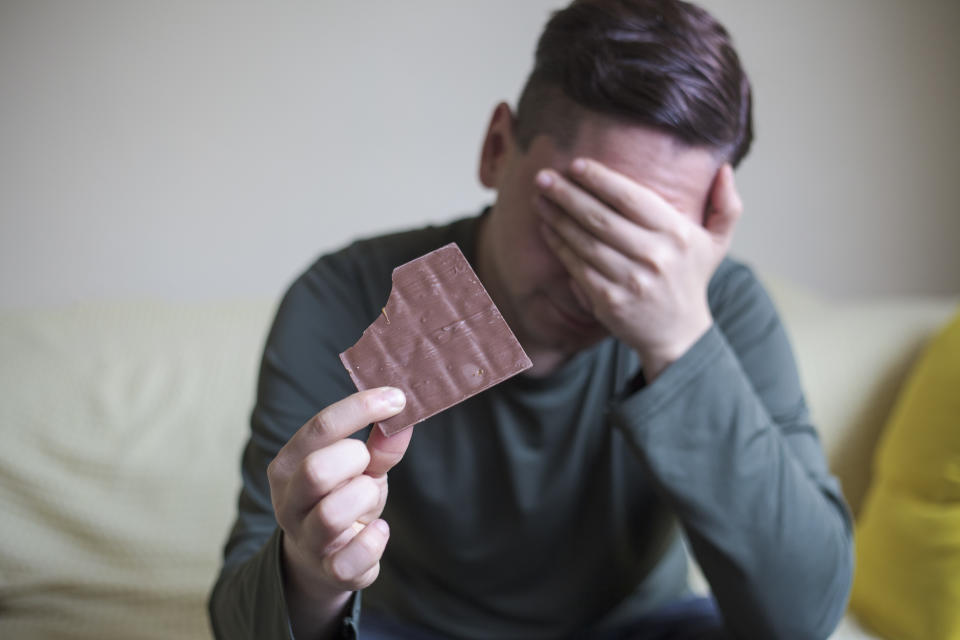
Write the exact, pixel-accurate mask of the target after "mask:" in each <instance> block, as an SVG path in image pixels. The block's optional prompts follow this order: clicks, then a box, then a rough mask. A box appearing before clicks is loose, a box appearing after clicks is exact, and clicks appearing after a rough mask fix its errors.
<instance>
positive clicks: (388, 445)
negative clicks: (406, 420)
mask: <svg viewBox="0 0 960 640" xmlns="http://www.w3.org/2000/svg"><path fill="white" fill-rule="evenodd" d="M411 436H413V427H411V428H409V429H404V430H403V431H401V432H399V433H395V434H393V435H392V436H387V435H384V433H383V431H381V430H380V429H379V428H378V427H376V426H374V428H373V429H371V430H370V435H369V436H368V437H367V451H369V452H370V464H368V465H367V468H366V470H365V471H364V473H366V474H367V475H368V476H371V477H373V478H379V477H380V476H384V475H386V473H387V471H390V469H392V468H393V467H394V465H396V464H397V463H398V462H400V460H401V459H402V458H403V454H404V453H406V452H407V446H408V445H409V444H410V438H411Z"/></svg>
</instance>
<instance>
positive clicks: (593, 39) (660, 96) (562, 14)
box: [514, 0, 753, 166]
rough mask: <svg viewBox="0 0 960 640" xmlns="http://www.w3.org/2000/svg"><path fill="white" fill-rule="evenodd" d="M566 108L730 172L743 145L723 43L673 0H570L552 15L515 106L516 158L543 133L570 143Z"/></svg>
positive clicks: (744, 84) (696, 14) (731, 55)
mask: <svg viewBox="0 0 960 640" xmlns="http://www.w3.org/2000/svg"><path fill="white" fill-rule="evenodd" d="M564 98H565V99H564ZM571 103H573V104H575V105H579V106H580V107H582V108H585V109H587V110H589V111H593V112H597V113H601V114H604V115H607V116H613V117H615V118H619V119H622V120H624V121H625V122H627V123H631V124H639V125H644V126H648V127H651V128H654V129H658V130H660V131H663V132H665V133H667V134H669V135H671V136H673V137H674V138H675V139H676V140H678V141H680V142H682V143H684V144H686V145H689V146H693V147H706V148H709V149H711V150H712V151H714V152H715V153H717V154H719V155H720V156H722V158H723V160H725V161H727V162H730V163H731V164H732V165H734V166H736V165H737V164H739V162H740V160H742V159H743V157H744V156H746V155H747V151H748V150H749V149H750V143H751V141H752V140H753V114H752V97H751V89H750V81H749V79H748V78H747V74H746V73H745V72H744V70H743V67H742V66H741V65H740V58H739V56H738V55H737V52H736V51H735V50H734V48H733V43H732V41H731V38H730V35H729V34H728V33H727V30H726V29H724V27H723V26H722V25H721V24H720V23H719V22H717V21H716V20H715V19H714V18H713V16H711V15H710V14H709V13H707V12H706V11H705V10H703V9H701V8H699V7H696V6H694V5H692V4H689V3H687V2H682V1H681V0H574V2H573V3H571V4H570V5H569V6H568V7H567V8H565V9H562V10H560V11H557V12H555V13H554V14H553V16H552V17H551V18H550V20H549V22H547V25H546V27H545V28H544V31H543V34H542V35H541V36H540V40H539V42H538V43H537V51H536V56H535V60H534V68H533V71H532V72H531V73H530V76H529V77H528V78H527V83H526V85H525V86H524V89H523V92H522V93H521V95H520V101H519V103H518V105H517V117H516V121H515V129H514V131H515V134H516V137H517V141H518V144H519V145H520V147H521V149H524V150H526V149H527V148H528V147H529V145H530V143H531V142H532V141H533V139H534V138H535V137H536V136H537V135H539V134H543V133H545V134H548V135H551V136H552V137H553V138H554V139H555V140H556V141H557V143H558V144H560V145H566V146H569V145H570V144H572V142H573V139H574V136H575V135H576V123H577V110H576V109H573V108H571Z"/></svg>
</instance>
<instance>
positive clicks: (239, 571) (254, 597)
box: [209, 529, 293, 640]
mask: <svg viewBox="0 0 960 640" xmlns="http://www.w3.org/2000/svg"><path fill="white" fill-rule="evenodd" d="M280 535H281V534H280V531H279V529H278V530H277V531H276V532H275V533H274V535H272V536H271V537H270V539H269V540H268V541H267V542H266V544H264V545H263V547H262V548H261V549H260V550H259V551H258V552H257V553H255V554H254V555H252V556H250V557H249V558H248V559H246V560H245V561H243V562H240V563H233V564H229V563H228V564H227V565H226V566H225V567H224V569H223V571H222V572H221V573H220V577H219V578H218V580H217V583H216V585H215V586H214V588H213V592H212V593H211V595H210V601H209V609H210V622H211V625H212V627H213V632H214V636H215V637H216V638H218V639H219V638H224V639H225V638H230V639H231V640H245V639H249V640H254V639H258V640H279V639H283V640H292V639H293V634H292V630H291V628H290V622H289V617H288V614H287V605H286V602H285V599H284V591H283V580H282V575H281V570H280Z"/></svg>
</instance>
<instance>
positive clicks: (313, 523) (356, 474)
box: [267, 387, 413, 638]
mask: <svg viewBox="0 0 960 640" xmlns="http://www.w3.org/2000/svg"><path fill="white" fill-rule="evenodd" d="M405 402H406V399H405V397H404V395H403V392H402V391H400V390H399V389H393V388H389V387H381V388H379V389H368V390H366V391H361V392H359V393H355V394H353V395H350V396H347V397H346V398H344V399H343V400H340V401H339V402H336V403H334V404H332V405H330V406H329V407H327V408H326V409H323V410H322V411H321V412H320V413H318V414H317V415H315V416H314V417H313V418H311V419H310V420H309V421H308V422H307V423H306V424H305V425H303V426H302V427H301V428H300V429H299V430H298V431H297V432H296V433H295V434H294V435H293V437H292V438H291V439H290V441H289V442H287V444H286V445H285V446H284V447H283V448H282V449H280V452H279V453H278V454H277V457H276V458H274V460H273V461H272V462H271V463H270V465H269V467H268V468H267V477H268V479H269V482H270V496H271V499H272V501H273V508H274V512H275V514H276V518H277V522H278V523H279V525H280V528H281V529H282V530H283V542H282V563H283V573H284V590H285V596H286V599H287V607H288V609H289V613H290V620H291V625H292V626H293V630H294V635H295V636H296V637H298V638H300V637H326V636H328V635H329V634H330V633H331V631H332V630H333V628H334V625H335V623H336V622H337V620H338V619H339V617H340V615H341V613H342V611H343V608H344V606H345V605H346V603H347V601H348V599H349V597H350V592H352V591H356V590H358V589H363V588H364V587H366V586H368V585H369V584H371V583H372V582H373V581H374V580H375V579H376V578H377V575H378V573H379V571H380V558H381V557H382V555H383V551H384V549H385V548H386V544H387V539H388V538H389V535H390V533H389V528H388V527H387V524H386V522H384V521H383V520H381V519H380V514H381V513H382V512H383V507H384V505H385V504H386V500H387V471H389V470H390V469H391V468H392V467H393V466H394V465H395V464H397V463H398V462H399V461H400V459H401V458H402V457H403V454H404V452H406V450H407V445H408V444H409V442H410V437H411V435H412V433H413V429H407V430H405V431H402V432H400V433H398V434H396V435H394V436H392V437H387V436H385V435H383V433H382V432H381V431H380V429H376V428H374V429H373V430H372V431H371V432H370V436H369V437H368V439H367V442H366V444H364V443H363V442H361V441H360V440H356V439H353V438H350V437H349V436H350V435H351V434H353V433H355V432H356V431H359V430H360V429H363V428H364V427H366V426H367V425H368V424H370V423H373V422H378V421H380V420H386V419H387V418H389V417H391V416H393V415H396V414H397V413H399V412H400V411H401V410H402V409H403V406H404V404H405Z"/></svg>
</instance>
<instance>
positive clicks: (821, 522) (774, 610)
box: [616, 327, 852, 638]
mask: <svg viewBox="0 0 960 640" xmlns="http://www.w3.org/2000/svg"><path fill="white" fill-rule="evenodd" d="M794 412H795V413H796V415H788V413H789V412H785V413H784V414H783V415H777V416H775V417H773V416H771V415H770V414H769V413H768V411H767V409H766V408H765V407H764V405H763V403H761V401H760V399H759V398H758V395H757V393H756V392H755V390H754V386H753V385H752V384H751V383H750V381H749V380H748V378H747V376H746V375H745V374H744V371H743V370H742V368H741V365H740V362H739V361H738V359H737V358H736V356H735V355H734V354H733V353H732V351H731V349H730V347H729V346H728V345H727V343H726V341H725V339H724V337H723V335H722V334H721V333H720V332H719V330H718V329H717V328H716V327H714V328H712V329H711V330H710V331H708V333H707V334H706V335H705V336H704V337H703V338H701V340H699V341H698V342H697V343H696V344H695V345H694V348H693V349H691V350H690V351H689V352H688V353H687V354H685V355H684V356H683V358H681V359H680V360H679V361H678V362H676V363H674V365H673V366H671V367H669V368H668V369H666V370H664V371H663V372H662V373H661V375H660V376H659V377H658V379H657V380H656V381H655V382H654V383H653V384H651V385H650V386H649V387H647V388H646V389H644V390H642V391H641V392H639V393H636V394H634V395H633V396H631V397H630V398H628V399H626V400H625V401H624V402H623V403H622V404H621V406H620V407H619V408H618V410H617V412H616V415H617V419H618V422H619V423H620V425H621V426H622V427H623V428H624V430H625V431H626V432H627V434H628V437H629V439H630V441H631V442H633V444H634V445H635V446H636V449H637V452H638V456H639V458H640V460H641V462H642V464H644V466H645V467H646V468H647V469H648V470H649V473H650V475H651V478H652V479H653V480H654V482H655V483H657V484H658V485H659V487H660V489H661V490H662V495H663V496H664V497H665V499H666V500H667V501H668V502H669V503H670V504H671V506H672V507H673V509H674V510H675V512H676V513H677V515H678V517H679V519H680V521H681V522H682V524H683V526H684V528H685V529H686V531H687V533H688V535H689V537H690V540H691V543H692V545H693V548H694V552H695V554H696V556H697V559H698V560H699V562H700V564H701V567H702V568H703V570H704V573H705V575H706V577H707V579H708V581H709V582H710V584H711V586H712V588H713V591H714V594H715V596H716V597H717V601H718V603H719V604H720V607H721V609H722V610H723V612H724V615H725V618H726V620H727V623H728V624H729V626H730V627H731V630H732V631H733V632H734V633H735V634H736V635H737V636H738V637H773V638H806V637H825V636H826V635H828V634H829V631H830V630H832V628H833V626H834V625H835V624H836V622H837V620H838V619H839V617H840V615H841V614H842V611H843V608H844V605H845V603H846V596H847V592H848V590H849V584H850V578H851V574H852V559H851V558H852V548H851V536H850V530H849V523H848V520H847V516H846V513H845V510H844V507H843V505H842V499H841V498H840V496H839V492H838V489H837V487H836V485H835V483H834V481H833V480H832V479H831V478H830V477H829V474H828V473H827V472H826V468H825V465H824V464H823V460H822V454H821V453H820V450H819V444H818V442H817V439H816V437H815V434H814V432H813V430H812V427H810V426H809V424H807V423H806V412H805V408H804V407H803V403H802V396H800V395H799V393H798V394H797V404H796V406H795V407H794Z"/></svg>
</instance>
